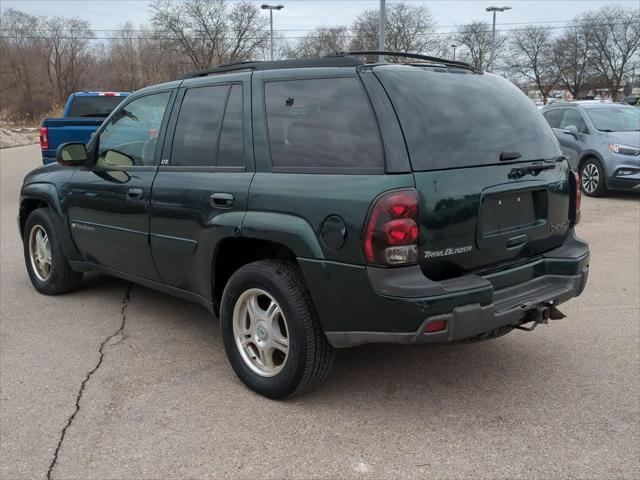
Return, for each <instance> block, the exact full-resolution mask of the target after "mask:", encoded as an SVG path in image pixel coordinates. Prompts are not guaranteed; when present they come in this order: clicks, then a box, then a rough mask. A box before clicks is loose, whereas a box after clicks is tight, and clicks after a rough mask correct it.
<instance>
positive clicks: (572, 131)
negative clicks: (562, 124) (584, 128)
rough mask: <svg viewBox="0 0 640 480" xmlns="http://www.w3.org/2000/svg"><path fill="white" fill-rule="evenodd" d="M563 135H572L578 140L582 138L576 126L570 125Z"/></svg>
mask: <svg viewBox="0 0 640 480" xmlns="http://www.w3.org/2000/svg"><path fill="white" fill-rule="evenodd" d="M562 133H566V134H568V135H571V136H572V137H573V138H576V139H577V138H578V137H579V136H580V134H579V133H578V129H577V128H576V127H575V125H569V126H568V127H567V128H565V129H564V130H563V131H562Z"/></svg>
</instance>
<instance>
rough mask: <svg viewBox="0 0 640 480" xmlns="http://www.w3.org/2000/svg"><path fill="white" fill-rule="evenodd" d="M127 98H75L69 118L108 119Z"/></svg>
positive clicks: (104, 96)
mask: <svg viewBox="0 0 640 480" xmlns="http://www.w3.org/2000/svg"><path fill="white" fill-rule="evenodd" d="M125 98H126V97H123V96H118V97H115V96H106V95H103V96H95V97H74V98H73V101H72V102H71V108H69V113H68V115H67V116H68V117H108V116H109V114H110V113H111V111H112V110H113V109H114V108H116V107H117V106H118V104H119V103H120V102H121V101H122V100H124V99H125Z"/></svg>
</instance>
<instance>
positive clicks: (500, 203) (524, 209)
mask: <svg viewBox="0 0 640 480" xmlns="http://www.w3.org/2000/svg"><path fill="white" fill-rule="evenodd" d="M546 221H547V191H546V190H527V191H520V192H508V193H499V194H493V195H488V196H486V197H485V198H484V199H483V201H482V206H481V211H480V222H479V223H480V224H479V233H480V236H481V237H483V238H489V237H496V236H503V235H513V234H515V233H518V232H524V231H526V230H529V229H532V228H535V227H537V226H540V225H543V224H545V223H546Z"/></svg>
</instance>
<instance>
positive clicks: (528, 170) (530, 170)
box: [507, 159, 556, 180]
mask: <svg viewBox="0 0 640 480" xmlns="http://www.w3.org/2000/svg"><path fill="white" fill-rule="evenodd" d="M555 161H556V160H555V159H552V162H553V163H548V161H547V160H543V161H542V162H535V163H532V164H531V165H527V166H526V167H517V168H512V169H511V171H510V172H509V175H507V177H508V178H510V179H511V180H515V179H517V178H522V177H524V176H525V175H533V176H534V177H537V176H538V175H539V174H540V172H544V171H545V170H553V169H554V168H556V165H555Z"/></svg>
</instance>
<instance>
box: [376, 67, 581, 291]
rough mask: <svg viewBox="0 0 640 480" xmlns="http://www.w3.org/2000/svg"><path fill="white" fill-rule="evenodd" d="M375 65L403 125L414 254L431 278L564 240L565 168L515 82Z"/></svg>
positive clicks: (500, 264)
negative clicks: (416, 237)
mask: <svg viewBox="0 0 640 480" xmlns="http://www.w3.org/2000/svg"><path fill="white" fill-rule="evenodd" d="M374 72H375V74H376V76H377V78H378V79H379V80H380V81H381V83H382V84H383V86H384V87H385V89H386V91H387V93H388V94H389V97H390V99H391V101H392V103H393V105H394V108H395V110H396V113H397V115H398V118H399V120H400V124H401V127H402V130H403V133H404V135H405V140H406V143H407V148H408V151H409V155H410V158H411V164H412V169H413V171H414V177H415V183H416V188H417V190H418V193H419V197H420V244H419V252H418V254H419V262H420V265H421V268H422V270H423V272H424V273H425V274H426V275H427V276H428V277H429V278H431V279H433V280H441V279H445V278H452V277H456V276H459V275H462V274H464V273H468V272H470V271H472V272H475V273H483V272H489V271H491V270H496V269H500V268H506V267H508V266H512V265H515V264H518V263H523V262H527V261H530V260H531V258H532V257H535V256H536V255H539V254H541V253H543V252H545V251H548V250H551V249H553V248H555V247H558V246H560V245H561V244H562V243H563V241H564V240H565V238H566V235H567V234H568V232H569V230H570V227H571V225H570V221H569V216H570V208H571V197H572V196H571V194H570V192H571V185H572V183H571V179H570V177H569V176H570V175H572V173H571V171H570V169H569V167H568V164H567V162H566V161H565V160H563V159H562V157H561V155H562V153H561V150H560V148H559V146H558V142H557V140H556V138H555V136H554V134H553V132H552V130H551V129H550V127H549V126H548V125H547V123H546V121H545V120H544V118H543V117H542V115H541V114H540V113H539V112H538V110H537V109H536V107H535V106H534V105H533V104H532V103H531V102H530V101H529V99H528V98H527V97H526V96H525V95H524V94H523V93H522V92H521V91H520V90H518V89H517V88H516V87H515V86H514V85H512V84H511V83H510V82H508V81H506V80H504V79H502V78H501V77H498V76H496V75H491V74H477V73H472V72H470V71H466V70H461V69H451V68H437V67H416V66H391V65H389V66H379V67H376V68H375V69H374Z"/></svg>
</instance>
